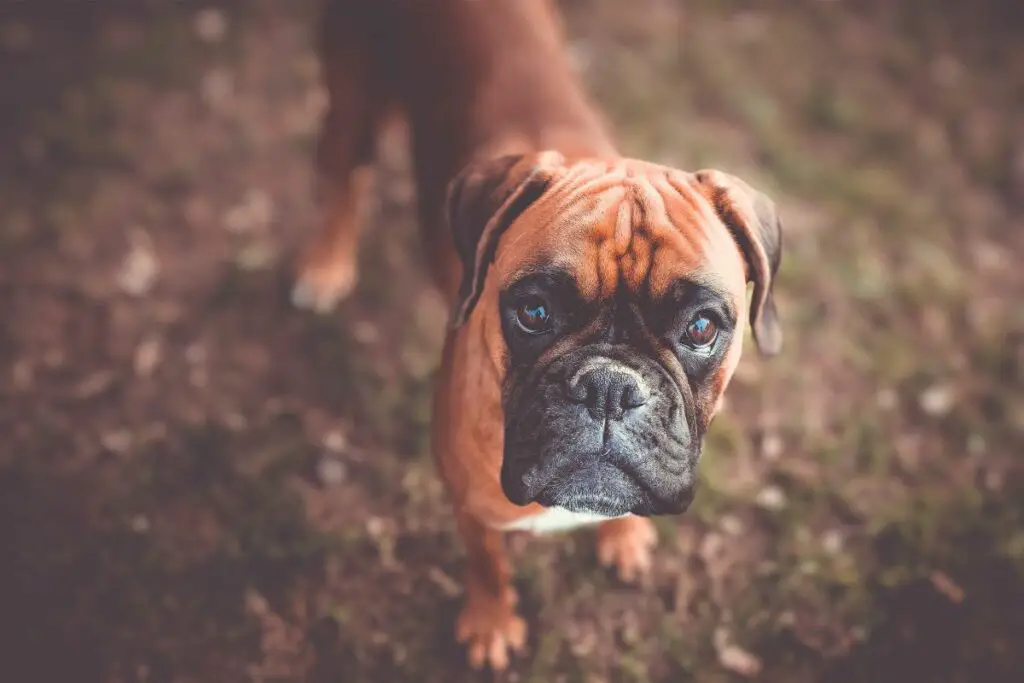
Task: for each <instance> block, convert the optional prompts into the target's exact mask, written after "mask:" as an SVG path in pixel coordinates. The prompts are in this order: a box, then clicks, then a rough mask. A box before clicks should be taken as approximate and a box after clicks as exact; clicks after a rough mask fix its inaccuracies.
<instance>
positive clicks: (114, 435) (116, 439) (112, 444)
mask: <svg viewBox="0 0 1024 683" xmlns="http://www.w3.org/2000/svg"><path fill="white" fill-rule="evenodd" d="M100 445H101V446H103V447H104V448H106V449H107V450H108V451H110V452H111V453H118V454H122V453H126V452H127V451H128V449H129V448H131V447H132V434H131V432H129V431H128V430H127V429H118V430H115V431H112V432H107V433H106V434H103V435H101V436H100Z"/></svg>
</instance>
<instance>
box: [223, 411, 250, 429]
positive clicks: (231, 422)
mask: <svg viewBox="0 0 1024 683" xmlns="http://www.w3.org/2000/svg"><path fill="white" fill-rule="evenodd" d="M224 425H225V426H226V427H227V428H228V429H230V430H231V431H233V432H240V431H242V430H243V429H245V428H246V427H248V426H249V421H248V420H246V419H245V415H242V414H241V413H228V414H227V415H225V416H224Z"/></svg>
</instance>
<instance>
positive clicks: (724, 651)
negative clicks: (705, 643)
mask: <svg viewBox="0 0 1024 683" xmlns="http://www.w3.org/2000/svg"><path fill="white" fill-rule="evenodd" d="M713 640H714V646H715V651H716V652H717V654H718V663H719V664H721V665H722V666H723V667H724V668H725V669H728V670H729V671H732V672H733V673H736V674H739V675H740V676H745V677H748V678H752V677H754V676H757V675H758V674H759V673H761V667H762V664H761V660H760V659H758V658H757V657H756V656H755V655H754V654H752V653H750V652H748V651H747V650H744V649H743V648H741V647H740V646H738V645H736V644H735V643H732V642H730V636H729V632H728V631H726V630H725V628H718V629H716V630H715V635H714V638H713Z"/></svg>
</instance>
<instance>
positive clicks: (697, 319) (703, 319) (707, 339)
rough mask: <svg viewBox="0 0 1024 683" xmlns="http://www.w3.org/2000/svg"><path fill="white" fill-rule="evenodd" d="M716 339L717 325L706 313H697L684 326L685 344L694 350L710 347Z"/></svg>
mask: <svg viewBox="0 0 1024 683" xmlns="http://www.w3.org/2000/svg"><path fill="white" fill-rule="evenodd" d="M717 338H718V324H717V323H715V320H714V318H712V317H711V316H710V315H708V314H706V313H698V314H697V315H696V316H694V318H693V320H691V321H690V323H689V324H688V325H687V326H686V339H685V341H686V343H687V344H689V345H690V346H693V347H695V348H704V347H707V346H711V345H712V344H714V343H715V339H717Z"/></svg>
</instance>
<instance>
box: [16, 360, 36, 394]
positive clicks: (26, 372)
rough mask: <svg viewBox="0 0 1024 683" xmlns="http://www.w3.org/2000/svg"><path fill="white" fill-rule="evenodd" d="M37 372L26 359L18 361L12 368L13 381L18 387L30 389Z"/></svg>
mask: <svg viewBox="0 0 1024 683" xmlns="http://www.w3.org/2000/svg"><path fill="white" fill-rule="evenodd" d="M34 377H35V372H34V371H33V370H32V363H30V362H29V361H28V360H26V359H24V358H23V359H21V360H19V361H17V362H16V363H15V364H14V366H13V367H12V368H11V382H12V383H13V384H14V387H15V388H16V389H28V388H29V387H30V386H32V380H33V378H34Z"/></svg>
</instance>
